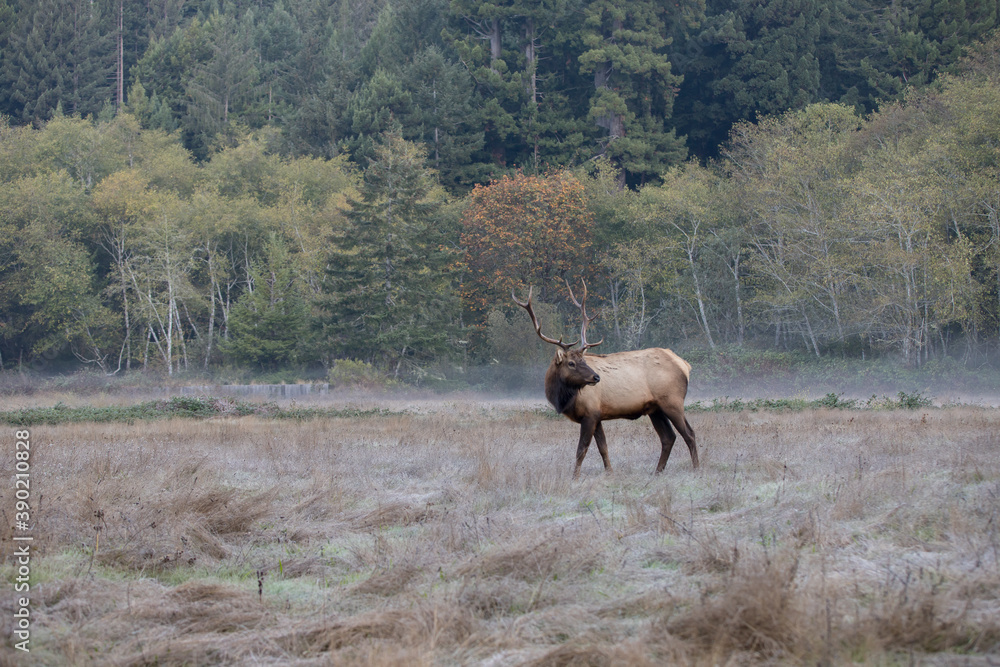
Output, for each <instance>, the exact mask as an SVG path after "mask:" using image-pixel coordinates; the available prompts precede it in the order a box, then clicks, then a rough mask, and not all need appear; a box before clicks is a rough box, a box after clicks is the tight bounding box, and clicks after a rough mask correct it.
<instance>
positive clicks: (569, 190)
mask: <svg viewBox="0 0 1000 667" xmlns="http://www.w3.org/2000/svg"><path fill="white" fill-rule="evenodd" d="M592 231H593V216H592V215H591V213H590V212H589V211H588V210H587V207H586V200H585V193H584V185H583V183H581V182H580V181H579V180H577V179H576V178H575V177H574V176H573V175H572V174H569V173H566V172H562V173H556V174H551V175H548V176H525V175H523V174H518V175H516V176H513V177H511V176H504V177H503V178H501V179H499V180H496V181H493V182H492V183H490V184H489V185H487V186H477V187H476V188H475V189H474V190H473V192H472V194H471V196H470V202H469V207H468V208H467V209H466V213H465V216H464V217H463V219H462V249H463V250H464V260H463V261H464V267H463V268H464V269H465V279H464V281H463V285H462V298H463V300H464V302H465V306H466V308H467V309H468V310H469V311H471V312H472V313H473V321H474V322H475V323H477V324H481V323H482V322H483V321H484V320H485V318H486V316H487V314H488V313H489V311H490V310H491V309H493V308H495V307H497V306H500V305H505V306H506V305H507V304H509V303H510V292H511V289H517V290H518V291H519V292H521V293H522V296H523V292H526V291H527V288H528V286H529V285H533V286H534V287H535V294H536V295H538V298H540V299H542V300H546V299H547V298H549V297H548V295H549V294H554V293H561V291H562V290H563V289H565V287H561V286H562V285H563V284H564V283H563V281H564V280H570V281H576V280H578V279H579V278H580V277H586V276H587V275H589V274H590V268H591V265H592V264H593V252H592V249H591V244H592ZM554 290H557V291H556V292H554Z"/></svg>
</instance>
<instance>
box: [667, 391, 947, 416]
mask: <svg viewBox="0 0 1000 667" xmlns="http://www.w3.org/2000/svg"><path fill="white" fill-rule="evenodd" d="M932 406H933V401H932V399H931V398H929V397H927V396H924V395H922V394H921V393H920V392H916V393H914V394H907V393H906V392H902V391H901V392H899V393H898V394H897V395H896V398H890V397H888V396H885V395H882V396H876V395H872V397H871V398H869V399H868V400H867V401H864V402H862V401H859V400H857V399H853V398H848V399H844V398H841V396H840V394H834V393H830V394H827V395H826V396H824V397H823V398H818V399H814V400H806V399H803V398H755V399H752V400H747V401H745V400H743V399H740V398H733V399H730V398H728V397H726V398H722V399H718V398H717V399H713V400H712V403H711V404H709V405H705V404H704V403H702V402H701V401H696V402H694V403H691V404H688V405H687V406H686V407H685V410H686V411H688V412H761V411H765V410H766V411H771V412H801V411H802V410H815V409H818V408H826V409H830V410H919V409H922V408H929V407H932Z"/></svg>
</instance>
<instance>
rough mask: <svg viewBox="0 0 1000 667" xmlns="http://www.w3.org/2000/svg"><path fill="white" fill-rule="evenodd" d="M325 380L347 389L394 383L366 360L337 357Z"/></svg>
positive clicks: (385, 385)
mask: <svg viewBox="0 0 1000 667" xmlns="http://www.w3.org/2000/svg"><path fill="white" fill-rule="evenodd" d="M327 380H328V381H329V382H330V384H331V385H333V386H336V387H345V388H349V389H386V388H388V387H391V386H392V385H393V384H395V383H394V382H393V381H392V380H391V379H390V378H388V377H386V375H385V373H384V372H383V371H381V370H379V369H377V368H376V367H375V366H373V365H372V364H370V363H368V362H366V361H358V360H357V359H338V360H337V361H335V362H334V364H333V366H331V367H330V372H329V373H328V374H327Z"/></svg>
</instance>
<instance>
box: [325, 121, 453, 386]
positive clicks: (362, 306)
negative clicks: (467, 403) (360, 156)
mask: <svg viewBox="0 0 1000 667" xmlns="http://www.w3.org/2000/svg"><path fill="white" fill-rule="evenodd" d="M425 159H426V153H425V151H424V149H423V147H422V146H420V145H418V144H414V143H411V142H408V141H406V140H404V139H402V137H400V136H399V135H398V134H396V133H388V134H385V135H383V137H382V141H381V143H380V144H378V145H377V146H376V149H375V155H374V158H373V160H372V161H371V163H370V164H369V166H368V168H367V169H366V170H365V175H364V182H363V183H362V185H361V198H360V199H358V200H352V201H351V202H350V206H351V210H350V211H349V212H348V219H349V225H348V227H347V228H346V229H344V230H343V231H342V232H341V233H340V234H338V235H337V236H336V237H335V238H334V246H335V249H334V252H333V254H332V255H331V257H330V263H329V268H328V281H327V285H326V291H327V298H326V301H325V303H324V307H325V310H326V317H325V319H324V322H323V323H322V328H323V330H324V333H325V336H326V339H327V346H328V349H329V351H330V352H331V353H332V354H333V355H334V356H336V357H338V358H355V359H361V360H363V361H368V362H374V363H377V364H379V365H381V366H383V367H384V368H386V369H388V370H392V371H393V372H394V373H395V374H399V372H400V370H401V368H402V364H403V362H404V361H407V360H409V361H411V362H415V363H420V362H422V361H427V360H429V359H431V358H433V357H435V356H437V355H440V354H442V353H444V352H445V351H446V350H447V348H448V339H449V335H450V334H451V333H452V331H451V327H452V314H453V312H454V307H455V306H454V302H453V297H452V296H451V293H450V290H449V289H448V283H447V281H448V272H447V270H446V267H447V266H448V265H449V264H450V263H451V257H450V253H448V252H447V251H446V250H445V248H446V245H447V244H446V241H447V238H446V236H445V234H444V233H443V230H442V229H441V228H440V227H439V225H438V224H436V219H435V216H436V213H437V211H438V209H439V207H440V200H439V199H438V198H437V197H436V196H435V195H434V193H433V187H434V181H435V179H434V174H433V173H432V172H431V171H430V170H429V169H428V168H427V167H425V166H424V162H425Z"/></svg>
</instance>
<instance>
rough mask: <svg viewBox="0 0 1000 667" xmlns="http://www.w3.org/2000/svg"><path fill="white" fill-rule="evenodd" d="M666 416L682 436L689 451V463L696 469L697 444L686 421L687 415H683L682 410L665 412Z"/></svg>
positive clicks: (692, 431)
mask: <svg viewBox="0 0 1000 667" xmlns="http://www.w3.org/2000/svg"><path fill="white" fill-rule="evenodd" d="M667 416H668V417H670V421H672V422H673V423H674V427H675V428H676V429H677V432H678V433H680V434H681V437H682V438H684V442H685V443H686V444H687V446H688V451H689V452H691V463H692V464H693V465H694V468H695V470H697V469H698V445H697V444H696V443H695V439H694V429H693V428H691V424H689V423H688V420H687V417H685V416H684V413H683V412H681V413H680V414H676V413H674V414H670V413H667Z"/></svg>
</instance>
